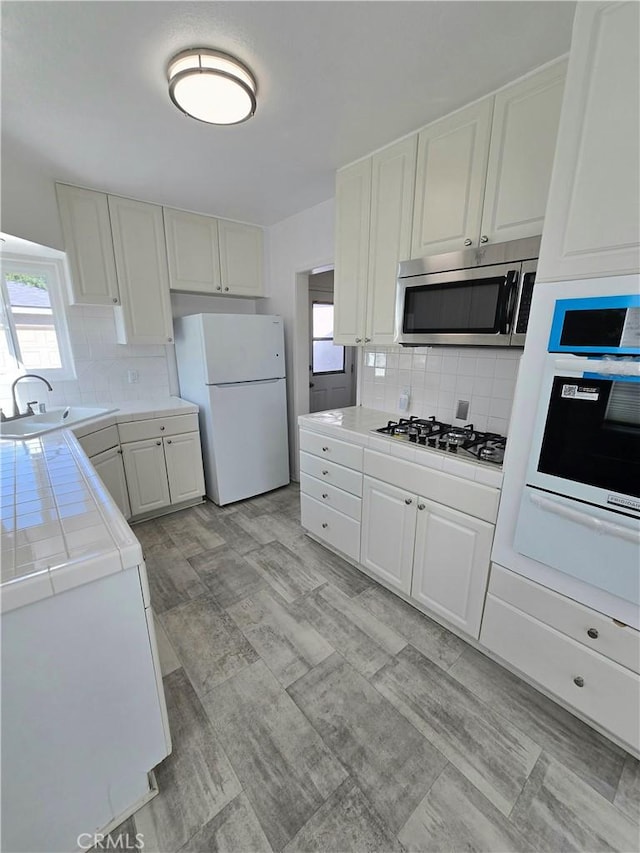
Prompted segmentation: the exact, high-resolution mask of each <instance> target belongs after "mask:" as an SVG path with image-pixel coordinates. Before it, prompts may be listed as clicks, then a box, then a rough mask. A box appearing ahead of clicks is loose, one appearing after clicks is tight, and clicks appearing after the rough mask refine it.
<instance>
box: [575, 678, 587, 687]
mask: <svg viewBox="0 0 640 853" xmlns="http://www.w3.org/2000/svg"><path fill="white" fill-rule="evenodd" d="M573 683H574V684H575V685H576V687H584V678H583V677H582V676H581V675H576V677H575V678H574V679H573Z"/></svg>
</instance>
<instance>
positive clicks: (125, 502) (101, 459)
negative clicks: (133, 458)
mask: <svg viewBox="0 0 640 853" xmlns="http://www.w3.org/2000/svg"><path fill="white" fill-rule="evenodd" d="M91 464H92V465H93V467H94V468H95V469H96V471H97V472H98V474H99V475H100V479H101V480H102V482H103V483H104V485H105V488H106V490H107V491H108V492H109V494H110V495H111V497H112V498H113V500H114V501H115V502H116V504H117V506H118V509H119V510H120V512H121V513H122V514H123V515H124V517H125V518H130V517H131V507H130V505H129V492H128V491H127V480H126V477H125V474H124V464H123V462H122V450H121V449H120V448H119V447H112V448H111V450H105V451H104V453H99V454H98V455H97V456H93V457H91Z"/></svg>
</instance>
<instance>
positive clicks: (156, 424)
mask: <svg viewBox="0 0 640 853" xmlns="http://www.w3.org/2000/svg"><path fill="white" fill-rule="evenodd" d="M197 429H198V415H197V414H196V413H195V412H193V413H192V414H189V415H172V416H171V417H168V418H150V419H149V420H145V421H129V422H128V423H125V424H118V430H119V431H120V441H121V442H122V443H123V444H124V443H125V442H127V441H142V440H143V439H145V438H162V437H163V436H167V435H178V434H179V433H181V432H195V431H196V430H197Z"/></svg>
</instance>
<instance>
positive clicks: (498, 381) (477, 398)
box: [360, 346, 522, 435]
mask: <svg viewBox="0 0 640 853" xmlns="http://www.w3.org/2000/svg"><path fill="white" fill-rule="evenodd" d="M521 355H522V350H518V349H513V350H512V349H505V350H499V349H491V348H469V347H435V346H434V347H415V348H403V347H397V346H390V347H380V346H376V347H366V348H365V349H364V352H363V354H362V359H361V374H360V402H361V403H362V405H363V406H367V407H369V408H372V409H382V410H384V411H387V412H394V413H396V414H397V415H399V416H403V417H407V416H408V415H417V416H418V417H428V416H430V415H435V416H436V418H438V419H439V420H443V421H447V422H449V423H455V424H463V423H473V424H474V426H476V427H477V428H478V429H481V430H489V431H491V432H498V433H501V434H503V435H506V433H507V432H508V429H509V418H510V416H511V406H512V404H513V394H514V390H515V384H516V378H517V374H518V366H519V364H520V356H521ZM405 389H409V408H408V411H406V412H401V411H400V409H399V401H400V395H401V394H402V393H403V392H404V391H405ZM458 400H465V401H467V402H468V403H469V414H468V416H467V417H466V418H464V419H460V420H459V419H456V417H455V412H456V406H457V403H458Z"/></svg>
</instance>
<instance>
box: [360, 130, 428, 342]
mask: <svg viewBox="0 0 640 853" xmlns="http://www.w3.org/2000/svg"><path fill="white" fill-rule="evenodd" d="M417 142H418V137H417V135H416V136H411V137H409V138H408V139H404V140H402V141H401V142H398V143H396V144H395V145H391V146H389V147H388V148H385V149H384V150H383V151H378V153H377V154H374V155H373V159H372V172H371V223H370V230H369V266H368V275H367V322H366V327H365V342H366V343H369V341H372V342H373V343H376V344H392V343H393V338H394V333H395V328H394V326H395V322H394V321H395V303H396V281H397V278H398V262H399V261H405V260H407V258H408V257H409V256H410V254H411V221H412V217H413V189H414V183H415V172H416V149H417ZM367 339H368V340H367Z"/></svg>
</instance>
